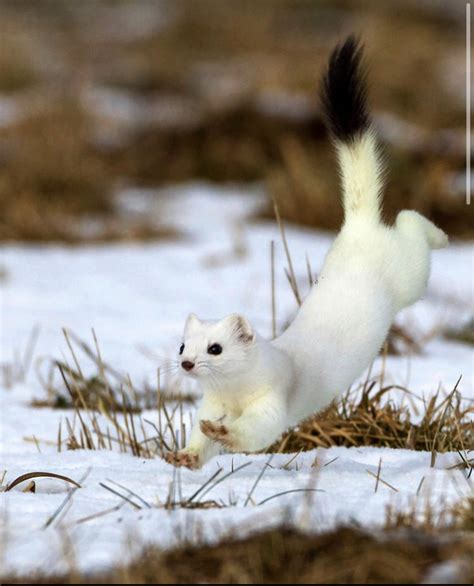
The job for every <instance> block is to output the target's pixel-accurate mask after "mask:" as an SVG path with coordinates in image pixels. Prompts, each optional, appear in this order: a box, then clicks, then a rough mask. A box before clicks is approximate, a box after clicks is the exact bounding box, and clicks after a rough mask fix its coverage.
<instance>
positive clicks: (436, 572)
mask: <svg viewBox="0 0 474 586" xmlns="http://www.w3.org/2000/svg"><path fill="white" fill-rule="evenodd" d="M311 504H312V503H310V504H309V506H311ZM315 506H317V503H316V505H315ZM471 506H472V505H471ZM458 522H459V520H458V519H456V518H454V519H453V524H452V527H449V528H444V530H443V531H442V530H440V529H439V528H438V529H437V528H436V526H435V525H433V524H432V523H430V522H425V523H424V524H423V523H420V522H419V521H418V524H419V525H421V526H420V528H419V529H413V526H411V527H410V529H409V530H407V529H406V527H403V525H402V524H400V525H398V527H403V529H404V530H403V529H402V530H400V529H399V530H398V531H397V530H395V531H394V530H393V528H390V527H387V528H386V529H385V530H378V531H375V532H374V531H371V532H370V533H368V532H367V531H364V530H363V529H361V528H358V527H357V525H356V524H355V523H354V525H353V526H348V527H340V528H338V529H334V530H331V531H328V532H326V533H321V534H316V535H307V534H304V533H303V532H302V531H298V530H295V529H291V528H287V527H276V528H274V529H268V530H265V531H261V532H259V533H257V534H253V535H252V534H251V535H249V536H247V537H242V538H235V537H228V538H226V539H223V540H222V541H220V542H219V543H217V544H214V545H198V546H191V545H189V546H186V545H185V546H183V547H179V548H177V549H174V550H171V551H169V552H164V551H161V550H159V549H158V548H156V547H149V548H147V550H146V551H145V552H144V553H143V554H142V555H140V556H138V557H137V558H136V559H135V560H134V561H132V562H131V563H129V564H128V565H123V567H119V568H115V569H112V570H109V571H108V572H104V573H102V574H94V575H87V574H81V573H80V571H79V570H77V569H76V568H75V567H73V568H72V569H71V570H70V571H69V573H67V574H64V575H63V576H60V577H57V576H28V577H27V578H21V577H20V578H19V577H11V578H9V579H8V580H6V581H5V583H8V584H25V583H28V584H423V583H445V582H447V581H449V580H453V583H460V584H470V583H471V582H472V579H473V577H474V564H473V562H472V556H473V553H474V541H473V540H472V538H471V537H470V536H469V535H468V534H466V533H464V534H463V533H459V532H456V531H455V529H456V528H457V523H458ZM433 532H434V533H436V532H437V533H438V534H439V535H441V536H442V538H439V539H434V538H433ZM430 579H433V580H435V581H434V582H429V580H430ZM440 580H441V582H440Z"/></svg>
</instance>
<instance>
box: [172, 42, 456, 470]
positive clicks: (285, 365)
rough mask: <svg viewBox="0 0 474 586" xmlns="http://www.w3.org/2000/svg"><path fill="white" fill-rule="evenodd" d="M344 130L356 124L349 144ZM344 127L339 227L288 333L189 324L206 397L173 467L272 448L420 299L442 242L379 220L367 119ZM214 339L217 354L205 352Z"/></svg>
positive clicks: (231, 323)
mask: <svg viewBox="0 0 474 586" xmlns="http://www.w3.org/2000/svg"><path fill="white" fill-rule="evenodd" d="M346 45H347V43H346ZM344 48H345V49H346V50H347V51H351V50H352V51H354V48H353V47H347V46H345V47H344ZM344 48H343V49H344ZM339 57H340V55H339ZM346 58H347V55H346ZM350 58H351V55H349V59H350ZM352 65H353V64H352ZM356 65H357V64H356ZM344 66H346V65H344ZM359 118H360V117H359ZM343 122H344V121H343ZM346 122H347V121H346ZM350 124H353V125H354V124H355V126H357V125H359V126H357V128H355V132H354V133H353V134H352V135H351V136H350V137H349V138H348V137H347V136H346V134H347V132H350V130H351V128H350ZM347 125H348V131H347V128H343V129H342V131H341V129H340V128H336V130H335V131H334V133H333V137H334V139H335V146H336V151H337V154H338V160H339V166H340V171H341V176H342V190H343V205H344V225H343V226H342V229H341V231H340V233H339V234H338V236H337V238H336V240H335V241H334V243H333V245H332V246H331V249H330V250H329V252H328V254H327V257H326V259H325V262H324V265H323V268H322V270H321V273H320V275H319V278H318V283H317V284H316V285H315V286H314V287H313V288H312V290H311V292H310V293H309V295H308V297H307V298H306V299H305V301H304V303H303V304H302V306H301V308H300V309H299V311H298V313H297V315H296V317H295V319H294V321H293V322H292V324H291V325H290V326H289V328H288V329H287V330H286V331H285V332H284V333H283V334H282V335H281V336H280V337H278V338H277V339H275V340H274V341H272V342H268V341H265V340H263V339H261V338H259V337H258V336H257V335H256V334H255V332H254V331H253V330H252V328H251V326H250V324H249V323H248V321H247V320H246V319H245V318H244V317H242V316H239V315H232V316H229V317H228V318H225V319H224V320H221V321H220V322H201V321H199V320H198V319H197V318H196V317H195V316H190V318H188V322H187V325H186V328H185V333H184V350H183V354H182V356H180V359H181V360H188V361H192V362H193V363H195V364H196V366H195V370H194V373H193V375H194V376H196V377H197V378H198V379H199V380H200V382H201V384H202V388H203V394H204V395H203V400H202V404H201V407H200V409H199V411H198V414H197V423H196V425H195V428H194V429H193V431H192V434H191V437H190V441H189V444H188V446H187V447H186V448H185V450H183V451H182V452H179V453H178V454H170V455H169V456H168V460H169V461H170V462H173V463H175V464H177V465H187V466H190V467H195V466H200V465H202V463H203V462H205V461H206V460H207V459H208V458H210V457H212V456H213V455H215V454H216V453H217V452H218V449H219V447H220V446H224V447H225V448H227V449H228V450H230V451H244V452H253V451H256V450H261V449H263V448H266V447H267V446H269V445H271V444H272V443H273V442H274V441H275V440H276V439H277V438H278V436H279V435H280V434H281V433H282V432H283V431H285V429H287V428H288V427H289V426H291V425H294V424H296V423H298V422H299V421H301V420H302V419H304V418H305V417H308V416H310V415H311V414H313V413H315V412H316V411H318V410H320V409H321V408H323V407H325V406H327V405H328V404H329V403H330V402H331V401H332V400H333V399H335V398H336V397H337V396H338V395H339V394H340V393H342V392H344V391H345V390H346V389H347V388H348V387H349V386H350V385H351V383H352V382H353V381H354V380H355V379H356V378H357V377H359V376H360V375H361V374H362V372H363V371H364V370H365V368H367V366H368V365H369V364H370V363H371V362H372V361H373V360H374V358H375V357H376V355H377V353H378V352H379V350H380V348H381V347H382V345H383V343H384V341H385V339H386V336H387V333H388V330H389V328H390V325H391V323H392V321H393V318H394V316H395V314H396V313H397V312H398V311H399V310H400V309H402V308H404V307H406V306H408V305H411V304H412V303H414V302H415V301H417V300H418V299H419V298H420V297H421V296H422V295H423V294H424V292H425V290H426V286H427V281H428V276H429V271H430V251H431V249H436V248H442V247H444V246H446V245H447V242H448V240H447V236H446V234H445V233H444V232H443V231H442V230H440V229H439V228H437V227H436V226H435V225H434V224H433V223H432V222H430V221H429V220H427V219H426V218H424V217H423V216H421V215H420V214H418V213H417V212H414V211H402V212H400V213H399V214H398V217H397V219H396V222H395V225H394V226H387V225H385V224H384V223H383V222H382V221H381V218H380V196H381V190H382V180H381V171H382V166H381V161H380V157H379V154H378V151H377V145H376V140H375V137H374V134H373V131H372V129H371V126H370V124H367V121H366V120H365V119H364V120H363V121H362V123H361V122H360V119H357V120H355V122H354V120H350V121H348V122H347ZM361 125H362V127H361ZM338 133H339V135H338ZM341 136H342V139H341ZM214 343H219V344H221V346H222V349H223V351H222V354H220V355H219V356H212V355H209V354H207V349H208V348H209V345H212V344H214Z"/></svg>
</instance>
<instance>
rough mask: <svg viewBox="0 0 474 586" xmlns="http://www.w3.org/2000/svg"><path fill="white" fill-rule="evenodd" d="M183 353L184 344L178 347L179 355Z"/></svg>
mask: <svg viewBox="0 0 474 586" xmlns="http://www.w3.org/2000/svg"><path fill="white" fill-rule="evenodd" d="M183 352H184V344H181V346H180V347H179V353H180V354H182V353H183Z"/></svg>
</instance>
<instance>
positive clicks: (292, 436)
mask: <svg viewBox="0 0 474 586" xmlns="http://www.w3.org/2000/svg"><path fill="white" fill-rule="evenodd" d="M392 390H394V391H401V392H403V393H405V396H406V398H407V400H409V401H411V403H412V405H411V407H412V410H413V411H412V410H411V409H410V408H409V406H408V405H403V404H397V403H395V402H394V400H392V399H390V398H389V397H388V394H389V393H390V391H392ZM413 412H414V413H418V414H419V417H417V419H416V420H415V419H414V416H413V415H412V413H413ZM473 415H474V406H472V405H469V404H466V403H465V402H464V401H463V400H462V397H461V396H460V394H459V393H458V392H457V391H456V388H455V389H453V391H452V392H451V393H450V394H449V395H448V396H445V397H443V396H442V395H441V393H439V392H438V393H436V394H435V395H434V396H433V397H432V398H431V399H430V400H429V401H419V400H417V399H416V395H414V393H412V392H411V391H409V390H408V389H405V388H402V387H398V386H395V385H388V386H384V385H383V382H382V381H381V380H380V381H379V384H378V386H377V383H376V381H371V382H369V381H366V382H365V383H364V384H363V385H362V386H361V388H359V389H356V390H355V391H352V392H348V393H347V394H346V395H345V396H344V397H343V399H342V400H341V401H340V402H339V403H333V404H332V405H331V406H330V407H328V408H327V409H326V410H325V411H323V412H322V413H319V414H317V415H316V416H314V417H311V418H309V419H307V420H306V421H304V422H303V423H302V424H300V425H299V426H298V427H296V428H295V429H293V430H291V431H289V432H288V433H287V434H286V435H285V436H284V437H283V439H282V440H280V441H279V442H278V443H277V444H275V445H274V446H272V448H271V450H272V451H277V452H291V453H293V452H299V451H302V450H303V451H304V450H312V449H314V448H317V447H324V448H329V447H331V446H347V447H351V446H377V447H389V448H404V449H410V450H422V451H428V452H432V454H433V459H434V458H435V454H436V452H448V451H459V452H461V453H462V454H467V452H466V450H467V451H469V450H471V449H472V446H473V445H474V429H473V425H472V417H473ZM466 461H467V462H468V461H469V459H468V457H467V456H466Z"/></svg>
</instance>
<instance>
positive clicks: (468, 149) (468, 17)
mask: <svg viewBox="0 0 474 586" xmlns="http://www.w3.org/2000/svg"><path fill="white" fill-rule="evenodd" d="M466 204H467V205H471V3H470V2H467V3H466Z"/></svg>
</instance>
